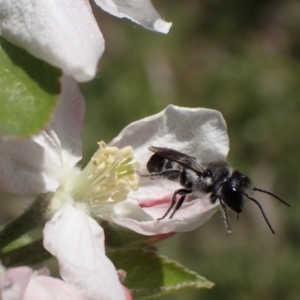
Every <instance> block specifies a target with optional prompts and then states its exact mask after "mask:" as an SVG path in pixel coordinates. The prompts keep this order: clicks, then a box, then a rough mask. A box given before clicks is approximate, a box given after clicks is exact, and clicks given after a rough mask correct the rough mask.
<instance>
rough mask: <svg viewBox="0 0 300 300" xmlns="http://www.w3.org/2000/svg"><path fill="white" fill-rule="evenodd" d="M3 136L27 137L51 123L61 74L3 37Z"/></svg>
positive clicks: (0, 56)
mask: <svg viewBox="0 0 300 300" xmlns="http://www.w3.org/2000/svg"><path fill="white" fill-rule="evenodd" d="M0 65H1V68H0V99H1V101H0V135H2V136H4V137H13V138H16V137H28V136H30V135H33V134H35V133H37V132H38V131H40V130H41V129H43V128H44V127H45V126H46V125H47V123H48V122H49V121H50V119H51V116H52V111H53V110H54V108H55V105H56V103H57V98H58V97H57V95H58V94H59V92H60V81H59V79H60V76H61V71H60V70H59V69H57V68H54V67H52V66H50V65H48V64H47V63H45V62H43V61H42V60H39V59H37V58H35V57H33V56H31V55H30V54H29V53H27V52H26V51H25V50H23V49H21V48H18V47H16V46H14V45H12V44H10V43H9V42H7V41H6V40H5V39H3V38H2V37H0Z"/></svg>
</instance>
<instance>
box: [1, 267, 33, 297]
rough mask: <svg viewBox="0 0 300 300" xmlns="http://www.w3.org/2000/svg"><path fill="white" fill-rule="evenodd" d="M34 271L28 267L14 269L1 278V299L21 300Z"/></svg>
mask: <svg viewBox="0 0 300 300" xmlns="http://www.w3.org/2000/svg"><path fill="white" fill-rule="evenodd" d="M32 274H33V271H32V270H31V269H30V268H28V267H19V268H12V269H9V270H8V271H6V272H5V273H4V274H3V275H2V277H1V276H0V299H3V300H4V299H9V300H20V299H22V296H23V295H24V292H25V290H26V288H27V285H28V283H29V281H30V279H31V276H32Z"/></svg>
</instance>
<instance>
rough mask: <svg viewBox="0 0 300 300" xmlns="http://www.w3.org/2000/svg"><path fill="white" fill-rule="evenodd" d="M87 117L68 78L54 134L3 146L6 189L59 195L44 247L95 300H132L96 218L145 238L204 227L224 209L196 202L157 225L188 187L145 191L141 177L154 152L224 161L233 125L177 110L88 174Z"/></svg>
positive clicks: (114, 145)
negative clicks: (84, 150) (84, 159)
mask: <svg viewBox="0 0 300 300" xmlns="http://www.w3.org/2000/svg"><path fill="white" fill-rule="evenodd" d="M83 112H84V101H83V98H82V96H81V94H80V92H79V90H78V87H77V85H76V83H75V81H74V80H73V79H72V78H71V77H63V79H62V93H61V95H60V101H59V104H58V106H57V108H56V110H55V112H54V115H53V120H52V122H51V123H50V124H49V126H48V127H47V128H46V129H45V130H43V131H42V132H41V133H39V134H38V135H36V136H34V137H32V138H30V139H27V140H21V141H12V140H9V141H7V140H6V141H1V140H0V165H1V169H0V189H1V190H2V191H5V192H10V193H16V194H21V195H28V194H40V193H48V192H53V193H54V197H53V198H52V199H51V203H50V206H49V211H50V212H53V213H54V216H53V217H52V218H51V220H50V221H48V222H47V224H46V226H45V228H44V247H45V248H46V249H47V250H48V251H49V252H50V253H52V254H53V255H54V256H55V257H56V258H57V259H58V262H59V265H60V272H61V276H62V278H63V280H64V281H65V282H67V283H69V284H72V285H74V286H75V287H76V289H77V290H79V291H80V293H81V294H82V295H83V296H84V297H87V298H88V299H98V298H97V297H99V295H101V296H102V297H103V299H124V297H125V296H124V292H123V288H122V286H121V284H120V283H119V281H118V276H117V272H116V270H115V268H114V266H113V264H112V263H111V262H110V260H109V259H108V258H107V257H106V256H105V249H104V234H103V230H102V228H101V227H100V226H99V225H98V223H97V222H96V221H95V220H94V219H93V218H92V217H101V218H104V219H106V220H109V221H111V222H115V223H117V224H119V225H122V226H125V227H128V228H130V229H133V230H134V231H136V232H138V233H141V234H145V235H158V234H162V233H170V232H173V231H175V232H176V231H187V230H192V229H194V228H196V227H198V226H200V225H201V224H202V223H203V222H205V221H206V220H208V219H209V218H210V217H211V216H212V214H213V213H214V212H215V211H216V210H217V209H218V204H211V203H210V201H209V199H208V198H205V197H204V198H201V199H195V200H193V201H191V202H187V203H184V204H183V206H182V208H181V209H180V210H179V211H178V212H177V213H176V214H175V216H174V217H173V218H172V219H168V218H166V219H163V220H160V221H157V218H159V217H161V216H162V215H163V214H164V213H165V212H166V210H167V208H168V206H169V203H170V199H171V196H172V195H173V193H174V191H175V190H176V189H178V188H180V185H179V184H178V183H175V182H172V181H170V180H150V179H149V178H142V181H141V186H140V188H139V189H138V187H139V183H140V182H139V176H138V175H137V172H136V170H137V169H138V167H139V166H140V170H139V173H140V174H147V170H146V163H147V161H148V159H149V157H150V156H151V155H152V153H151V152H150V151H149V150H148V147H149V146H150V145H152V146H162V147H166V148H172V149H176V150H178V151H182V152H184V153H186V154H188V155H191V156H194V157H197V158H198V159H199V163H203V164H205V163H208V162H210V161H212V160H224V159H225V157H226V155H227V152H228V136H227V133H226V124H225V121H224V120H223V118H222V115H221V114H220V113H219V112H217V111H214V110H209V109H201V108H194V109H193V108H182V107H177V106H173V105H170V106H168V107H167V108H166V109H164V110H163V111H161V112H160V113H158V114H156V115H153V116H150V117H147V118H145V119H142V120H140V121H137V122H134V123H132V124H130V125H129V126H127V127H126V128H125V129H124V130H123V131H122V132H121V133H120V135H119V136H118V137H116V138H115V139H114V140H113V141H112V142H111V143H110V145H109V146H108V145H106V144H105V143H104V142H100V143H99V149H98V151H97V152H96V153H95V154H94V156H93V157H92V159H91V161H90V162H89V164H88V165H87V166H86V167H85V168H84V170H82V171H81V170H80V169H79V168H77V167H76V163H77V162H78V161H79V159H80V158H81V140H80V130H81V126H82V121H83ZM132 149H133V150H134V151H132ZM133 152H134V153H133ZM133 154H134V157H133ZM137 160H138V161H137ZM96 295H97V296H96Z"/></svg>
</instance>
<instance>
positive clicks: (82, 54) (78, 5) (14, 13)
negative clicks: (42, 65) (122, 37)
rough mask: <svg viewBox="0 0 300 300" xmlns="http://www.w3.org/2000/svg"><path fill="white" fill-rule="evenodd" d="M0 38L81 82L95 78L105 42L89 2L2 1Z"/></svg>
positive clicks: (83, 0)
mask: <svg viewBox="0 0 300 300" xmlns="http://www.w3.org/2000/svg"><path fill="white" fill-rule="evenodd" d="M0 30H1V35H2V36H3V37H4V38H6V39H7V40H8V41H10V42H11V43H13V44H15V45H17V46H20V47H22V48H24V49H26V50H27V51H28V52H29V53H31V54H32V55H34V56H36V57H38V58H40V59H43V60H45V61H47V62H48V63H50V64H52V65H54V66H56V67H59V68H61V69H63V71H64V72H65V73H67V74H70V75H72V76H73V77H74V78H76V80H78V81H86V80H90V79H92V78H93V77H94V76H95V73H96V68H97V63H98V60H99V58H100V57H101V55H102V53H103V51H104V39H103V37H102V34H101V32H100V30H99V27H98V25H97V23H96V21H95V18H94V16H93V13H92V10H91V7H90V4H89V2H88V1H86V0H64V1H61V0H50V1H40V0H2V1H0Z"/></svg>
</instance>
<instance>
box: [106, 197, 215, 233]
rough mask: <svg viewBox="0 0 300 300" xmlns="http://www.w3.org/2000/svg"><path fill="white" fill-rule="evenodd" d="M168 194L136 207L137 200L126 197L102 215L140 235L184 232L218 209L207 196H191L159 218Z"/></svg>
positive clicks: (166, 204) (208, 217)
mask: <svg viewBox="0 0 300 300" xmlns="http://www.w3.org/2000/svg"><path fill="white" fill-rule="evenodd" d="M170 200H171V196H169V197H166V198H164V199H161V200H159V201H158V200H156V201H151V202H147V204H146V206H144V207H140V206H139V205H138V203H137V201H133V200H126V201H123V202H120V203H118V204H116V205H114V207H113V209H112V211H111V212H110V213H109V214H107V215H106V214H103V215H102V217H103V218H104V219H107V220H108V221H110V222H113V223H116V224H118V225H121V226H124V227H127V228H129V229H131V230H133V231H135V232H137V233H140V234H144V235H157V234H164V233H171V232H186V231H191V230H194V229H196V228H197V227H199V226H201V225H202V224H203V223H205V222H206V221H207V220H208V219H210V218H211V217H212V215H213V214H214V213H215V212H216V211H217V210H218V208H219V204H218V203H216V204H211V202H210V200H209V199H208V198H202V199H195V200H193V201H191V202H186V203H184V204H183V205H182V206H181V208H180V209H179V210H178V211H177V212H176V214H175V215H174V216H173V218H172V219H169V218H168V217H167V218H165V219H163V220H157V219H158V218H161V217H162V216H163V215H164V214H165V213H166V211H167V209H168V208H169V206H170Z"/></svg>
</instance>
